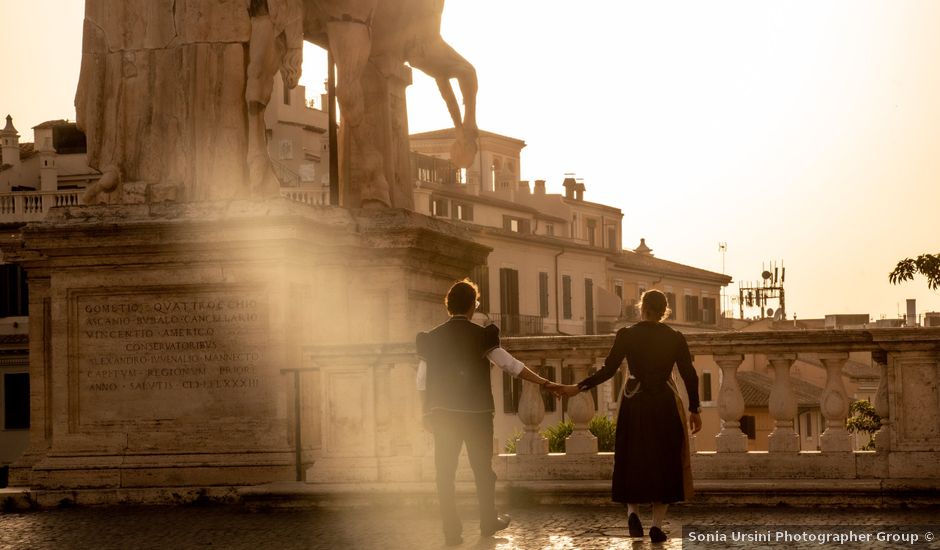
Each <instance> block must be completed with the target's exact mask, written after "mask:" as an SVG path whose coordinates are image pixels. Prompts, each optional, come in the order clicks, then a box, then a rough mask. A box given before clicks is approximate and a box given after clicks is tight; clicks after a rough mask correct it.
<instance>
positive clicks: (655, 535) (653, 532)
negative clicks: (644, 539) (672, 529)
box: [650, 527, 668, 542]
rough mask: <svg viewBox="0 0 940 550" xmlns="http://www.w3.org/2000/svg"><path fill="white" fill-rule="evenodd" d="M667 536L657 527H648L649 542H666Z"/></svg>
mask: <svg viewBox="0 0 940 550" xmlns="http://www.w3.org/2000/svg"><path fill="white" fill-rule="evenodd" d="M666 540H668V537H667V536H666V533H663V530H662V529H660V528H659V527H650V542H666Z"/></svg>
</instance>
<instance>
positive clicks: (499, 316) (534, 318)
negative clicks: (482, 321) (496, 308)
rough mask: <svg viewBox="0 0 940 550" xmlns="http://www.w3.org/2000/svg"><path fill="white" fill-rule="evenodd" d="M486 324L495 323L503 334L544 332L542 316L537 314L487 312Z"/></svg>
mask: <svg viewBox="0 0 940 550" xmlns="http://www.w3.org/2000/svg"><path fill="white" fill-rule="evenodd" d="M487 317H488V318H489V322H488V323H487V324H491V325H496V326H498V327H499V331H500V333H501V334H502V335H503V336H541V335H542V334H545V330H544V328H543V318H542V317H540V316H538V315H512V314H509V313H489V314H487Z"/></svg>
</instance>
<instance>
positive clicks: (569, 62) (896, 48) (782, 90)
mask: <svg viewBox="0 0 940 550" xmlns="http://www.w3.org/2000/svg"><path fill="white" fill-rule="evenodd" d="M386 1H387V0H386ZM83 4H84V3H83V2H82V1H81V0H30V1H29V2H22V1H18V0H0V20H2V21H3V22H4V25H3V26H4V32H3V33H2V34H0V56H2V57H0V67H2V69H3V75H4V79H3V80H4V84H3V85H2V87H0V117H2V116H6V114H7V113H9V114H12V115H13V117H14V121H15V123H16V126H17V128H18V129H19V130H20V133H21V134H22V135H23V137H22V139H23V140H24V141H31V140H32V131H31V130H30V127H32V126H34V125H36V124H38V123H40V122H42V121H44V120H48V119H53V118H66V117H67V118H70V119H74V117H75V109H74V106H73V104H72V100H73V97H74V92H75V85H76V83H77V80H78V66H79V59H80V48H81V27H82V13H83ZM443 34H444V37H445V38H446V39H447V40H448V41H449V42H450V43H451V45H453V46H454V48H455V49H457V50H458V51H459V52H461V54H463V55H464V57H466V58H467V59H468V60H469V61H470V62H471V63H473V64H474V65H475V66H476V68H477V72H478V75H479V80H480V92H479V97H478V103H479V108H478V113H479V115H478V118H479V124H480V127H481V128H483V129H486V130H489V131H492V132H497V133H500V134H505V135H508V136H512V137H516V138H520V139H523V140H525V142H526V143H527V144H528V145H527V147H526V148H525V149H523V157H522V177H523V179H530V180H534V179H546V180H548V185H549V191H555V192H558V191H560V190H561V180H562V178H563V177H564V173H566V172H574V173H575V174H577V175H578V176H579V177H582V178H584V182H585V185H586V186H587V193H586V197H585V198H586V199H588V200H591V201H595V202H603V203H607V204H612V205H614V206H617V207H619V208H621V209H622V210H623V211H624V243H625V244H626V245H627V246H628V247H631V248H632V247H634V246H636V244H638V243H639V240H640V237H645V238H646V241H647V244H649V246H651V247H652V248H653V249H654V254H656V255H657V256H658V257H661V258H666V259H670V260H675V261H680V262H683V263H688V264H691V265H695V266H698V267H702V268H706V269H711V270H715V271H720V270H721V266H722V256H721V253H720V252H719V251H718V243H719V242H721V241H725V242H727V243H728V250H727V256H726V268H725V270H726V272H727V273H728V274H729V275H731V276H732V277H734V279H735V281H748V280H757V279H758V278H759V274H760V271H761V264H762V263H766V262H769V261H772V260H775V261H777V262H780V261H781V260H782V261H783V262H784V263H785V265H786V266H787V281H786V287H787V295H788V311H789V313H790V315H791V316H792V314H793V313H796V314H797V316H798V317H800V318H808V317H819V316H822V315H824V314H827V313H870V314H871V315H873V316H874V317H876V318H878V317H881V316H882V315H886V316H888V317H894V316H896V315H897V313H898V308H899V307H900V308H901V310H903V308H904V299H905V298H916V299H917V301H918V310H919V311H921V312H923V311H930V310H933V311H938V310H940V293H938V292H932V291H929V290H927V288H926V282H925V280H924V279H923V278H922V277H919V278H918V279H916V280H915V281H914V282H911V283H906V284H904V285H901V286H892V285H890V284H889V283H888V280H887V274H888V272H889V271H890V270H891V269H892V268H893V266H894V264H895V263H896V261H897V260H899V259H901V258H903V257H906V256H913V255H917V254H919V253H923V252H932V253H938V252H940V217H938V211H940V2H936V1H933V0H922V1H907V0H892V1H891V2H887V1H870V0H851V1H839V2H835V1H826V0H816V1H812V2H782V1H779V2H773V3H771V2H754V1H752V0H751V1H742V2H703V1H701V0H694V1H689V2H674V1H661V0H656V1H653V0H648V1H645V2H627V1H622V2H610V1H609V0H603V1H601V0H594V1H590V0H586V1H583V2H576V3H575V2H560V1H556V0H499V1H497V0H448V1H447V5H446V8H445V12H444V28H443ZM307 50H308V52H307V53H308V59H309V60H310V62H309V63H306V64H305V70H306V74H305V75H304V78H303V82H304V83H306V84H307V85H308V87H309V89H310V91H311V93H318V92H319V90H320V88H321V85H320V83H321V82H322V80H323V78H324V74H325V73H324V72H323V69H322V61H321V58H322V55H320V54H319V52H318V51H317V48H315V47H312V46H311V47H310V48H308V49H307ZM409 94H410V95H409V110H410V115H409V116H410V125H411V130H412V131H413V132H420V131H426V130H433V129H437V128H441V127H444V126H447V125H449V124H450V120H449V117H448V115H447V111H446V109H445V107H444V103H443V101H442V100H441V99H440V97H439V95H438V93H437V88H436V86H435V85H434V83H433V81H431V80H430V79H429V78H427V77H425V76H424V75H421V74H419V73H417V72H415V84H414V85H413V86H412V87H411V89H410V91H409ZM729 290H730V291H731V293H732V294H735V295H736V294H737V291H736V286H734V285H733V286H732V287H729ZM899 304H900V306H899Z"/></svg>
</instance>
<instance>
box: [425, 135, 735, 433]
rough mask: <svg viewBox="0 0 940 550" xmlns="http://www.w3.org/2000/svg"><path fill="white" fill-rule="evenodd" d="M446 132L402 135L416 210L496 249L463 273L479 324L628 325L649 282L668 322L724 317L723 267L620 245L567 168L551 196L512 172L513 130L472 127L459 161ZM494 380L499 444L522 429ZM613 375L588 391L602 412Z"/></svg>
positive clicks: (558, 414)
mask: <svg viewBox="0 0 940 550" xmlns="http://www.w3.org/2000/svg"><path fill="white" fill-rule="evenodd" d="M453 140H454V131H453V130H450V129H448V130H439V131H434V132H426V133H421V134H414V135H412V136H411V149H412V151H413V153H412V172H413V175H414V178H415V190H414V194H415V209H416V210H417V211H418V212H421V213H424V214H428V215H431V216H435V217H441V218H448V219H450V220H452V221H453V223H456V224H459V225H461V226H463V227H465V228H466V229H467V230H468V231H469V232H470V234H471V235H472V236H473V238H474V239H475V240H476V241H478V242H480V243H482V244H485V245H487V246H489V247H490V248H492V249H493V251H492V252H491V253H490V255H489V257H488V259H487V263H486V265H483V266H479V267H478V268H477V269H476V270H475V272H474V273H473V274H472V276H471V279H473V280H474V281H475V282H476V283H477V284H479V286H480V289H481V293H482V296H481V299H480V302H481V307H480V315H479V316H478V319H477V320H478V321H479V322H482V323H494V324H497V325H499V326H500V328H501V333H502V334H503V336H532V335H554V334H560V335H565V334H572V335H579V334H604V333H611V332H615V331H616V330H617V329H618V328H620V327H623V326H627V325H629V324H632V323H634V322H635V321H636V320H637V317H638V314H637V311H636V307H635V306H636V304H637V303H638V301H639V298H640V296H641V295H642V294H643V292H645V291H646V290H649V289H658V290H662V291H663V292H664V293H665V294H666V296H667V298H668V300H669V304H670V308H671V310H672V313H671V315H670V317H669V319H668V320H667V323H668V324H670V325H672V326H673V327H675V328H676V329H678V330H680V331H686V332H688V331H713V330H718V329H719V328H720V327H721V320H722V312H721V311H720V300H719V296H720V293H721V288H722V287H723V286H725V285H727V284H728V283H730V282H731V278H730V277H728V276H727V275H723V274H720V273H713V272H710V271H707V270H704V269H698V268H695V267H692V266H687V265H683V264H680V263H677V262H671V261H668V260H664V259H660V258H657V257H656V256H655V255H654V254H653V251H652V249H651V248H650V247H649V246H648V245H647V244H646V241H645V239H635V240H632V242H637V241H639V243H638V246H636V247H635V248H634V249H633V250H629V249H624V239H623V232H624V228H623V213H622V212H621V210H620V209H619V208H616V207H613V206H609V205H604V204H599V203H593V202H590V201H587V200H585V194H586V191H587V189H586V186H585V184H584V182H582V181H580V180H578V179H576V178H573V177H565V178H564V180H563V181H562V188H563V190H564V192H563V193H557V194H556V193H549V192H548V190H547V189H546V182H545V181H544V180H536V181H535V182H532V184H531V185H530V182H528V181H521V180H520V179H519V174H520V153H521V151H522V149H523V147H525V142H524V141H522V140H519V139H515V138H511V137H507V136H501V135H499V134H494V133H491V132H486V131H481V132H480V140H479V151H478V152H477V156H476V158H475V159H474V162H473V163H472V165H471V166H470V168H468V169H465V170H457V169H455V168H454V167H453V166H452V165H451V164H450V163H449V160H448V159H449V156H450V147H451V145H452V143H453ZM700 363H701V362H700ZM534 366H535V367H536V368H537V369H538V370H540V372H541V374H542V375H543V376H545V377H547V378H549V379H552V380H560V381H563V382H566V383H571V382H574V381H575V380H573V375H572V373H571V370H570V369H569V368H568V367H566V366H565V365H550V364H546V365H534ZM697 368H699V367H698V365H697ZM706 368H707V367H706ZM700 370H701V369H700ZM717 372H718V369H717V367H715V368H714V370H713V371H711V372H709V373H704V374H709V375H716V376H717V374H716V373H717ZM699 374H700V376H701V375H702V374H703V372H700V373H699ZM493 380H494V382H493V386H494V387H493V390H494V393H495V395H496V397H497V405H496V409H497V411H496V438H497V439H498V441H499V444H500V445H501V446H502V445H503V444H504V443H505V442H506V441H507V440H508V439H509V438H510V437H512V435H513V432H514V431H515V430H517V429H518V427H519V422H518V420H517V418H516V417H515V415H516V411H517V410H518V402H519V395H520V393H521V388H522V386H521V382H520V381H518V380H515V379H512V378H510V377H509V376H507V375H505V374H501V375H499V376H494V378H493ZM714 383H715V384H717V378H716V379H715V380H714ZM621 384H622V375H618V376H617V377H616V378H615V379H613V380H611V381H610V382H608V383H605V384H604V385H602V386H601V387H599V388H598V389H597V390H596V391H595V403H596V405H597V409H598V413H599V414H606V415H609V416H616V407H617V406H618V405H619V392H620V387H621ZM717 387H718V386H717V385H715V392H716V393H717ZM703 391H705V390H703ZM500 398H501V399H500ZM545 404H546V420H545V423H546V424H552V423H554V422H559V421H561V420H563V419H564V418H565V413H566V411H565V403H563V402H561V401H557V402H556V401H555V400H554V399H553V398H551V397H549V396H547V395H546V396H545ZM715 418H716V419H717V413H715Z"/></svg>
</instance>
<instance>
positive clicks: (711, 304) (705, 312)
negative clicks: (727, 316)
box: [702, 298, 718, 325]
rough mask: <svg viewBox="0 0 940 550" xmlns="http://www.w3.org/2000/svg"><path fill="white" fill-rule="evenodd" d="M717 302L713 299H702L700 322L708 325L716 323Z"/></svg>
mask: <svg viewBox="0 0 940 550" xmlns="http://www.w3.org/2000/svg"><path fill="white" fill-rule="evenodd" d="M717 302H718V301H717V300H716V299H715V298H702V321H703V322H705V323H708V324H709V325H714V324H715V323H717V322H718V315H717V309H718V303H717Z"/></svg>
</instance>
